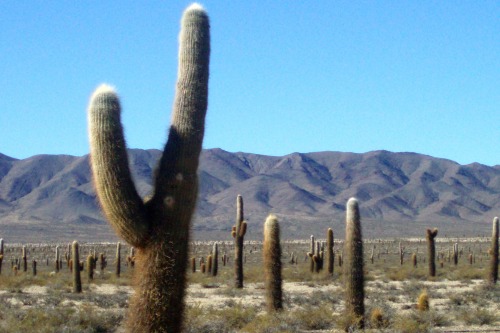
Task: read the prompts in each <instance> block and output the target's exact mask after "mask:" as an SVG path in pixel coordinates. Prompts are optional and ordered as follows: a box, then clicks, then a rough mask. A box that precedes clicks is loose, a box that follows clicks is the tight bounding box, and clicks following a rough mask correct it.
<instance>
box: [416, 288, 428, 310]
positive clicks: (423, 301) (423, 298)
mask: <svg viewBox="0 0 500 333" xmlns="http://www.w3.org/2000/svg"><path fill="white" fill-rule="evenodd" d="M417 310H419V311H429V295H428V294H427V290H425V289H424V290H423V291H422V293H421V294H420V295H419V296H418V300H417Z"/></svg>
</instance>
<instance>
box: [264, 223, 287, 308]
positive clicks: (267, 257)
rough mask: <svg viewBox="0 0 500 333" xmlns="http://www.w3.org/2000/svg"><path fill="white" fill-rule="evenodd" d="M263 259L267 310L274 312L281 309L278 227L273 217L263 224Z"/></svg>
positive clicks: (281, 292) (281, 293)
mask: <svg viewBox="0 0 500 333" xmlns="http://www.w3.org/2000/svg"><path fill="white" fill-rule="evenodd" d="M263 257H264V258H263V259H264V280H265V286H266V303H267V309H268V311H269V312H274V311H278V310H281V309H282V308H283V291H282V279H281V245H280V227H279V223H278V219H277V218H276V216H275V215H269V216H268V218H267V219H266V222H265V223H264V249H263Z"/></svg>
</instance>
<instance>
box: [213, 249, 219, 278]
mask: <svg viewBox="0 0 500 333" xmlns="http://www.w3.org/2000/svg"><path fill="white" fill-rule="evenodd" d="M218 272H219V246H218V245H217V242H215V243H214V246H213V249H212V276H217V273H218Z"/></svg>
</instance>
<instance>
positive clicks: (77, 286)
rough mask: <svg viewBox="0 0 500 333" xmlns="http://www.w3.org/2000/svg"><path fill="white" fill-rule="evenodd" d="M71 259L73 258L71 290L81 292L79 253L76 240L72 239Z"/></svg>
mask: <svg viewBox="0 0 500 333" xmlns="http://www.w3.org/2000/svg"><path fill="white" fill-rule="evenodd" d="M71 252H72V260H73V292H74V293H81V292H82V279H81V277H80V255H79V252H78V242H77V241H74V242H73V245H72V251H71Z"/></svg>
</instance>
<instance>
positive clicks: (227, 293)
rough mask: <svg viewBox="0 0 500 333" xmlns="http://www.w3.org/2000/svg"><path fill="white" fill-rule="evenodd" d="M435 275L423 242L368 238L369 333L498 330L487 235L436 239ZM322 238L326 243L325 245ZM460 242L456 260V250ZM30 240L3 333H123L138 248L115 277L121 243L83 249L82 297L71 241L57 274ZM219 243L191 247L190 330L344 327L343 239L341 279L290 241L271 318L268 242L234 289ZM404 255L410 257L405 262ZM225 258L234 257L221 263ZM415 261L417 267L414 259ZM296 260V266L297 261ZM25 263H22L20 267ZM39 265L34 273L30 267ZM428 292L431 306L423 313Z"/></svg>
mask: <svg viewBox="0 0 500 333" xmlns="http://www.w3.org/2000/svg"><path fill="white" fill-rule="evenodd" d="M436 240H437V244H436V253H437V260H436V266H437V276H436V277H432V278H430V277H428V267H427V261H428V260H427V258H426V256H427V249H426V242H425V239H418V238H412V239H373V240H365V241H364V257H365V262H364V271H365V274H364V276H365V308H366V310H365V326H366V329H365V331H367V332H500V288H499V286H498V284H497V285H491V284H489V283H488V282H487V281H486V280H485V277H486V276H487V270H488V267H489V266H488V264H489V260H490V258H489V257H490V256H489V254H488V248H489V246H490V243H489V239H488V238H487V237H478V238H462V239H456V238H454V239H452V238H439V237H438V238H437V239H436ZM319 241H320V242H322V241H324V239H319ZM455 243H457V244H458V249H459V252H458V262H457V264H456V265H455V263H454V260H453V245H454V244H455ZM24 245H25V246H26V250H27V255H26V256H27V263H28V265H27V266H28V267H27V270H26V271H24V263H23V259H22V246H23V244H9V243H8V242H7V240H6V244H5V252H4V258H3V264H2V270H1V274H0V332H24V333H26V332H124V331H125V329H124V326H125V321H126V317H127V308H128V302H129V298H130V296H131V295H132V294H133V293H134V291H133V288H132V287H131V276H132V274H133V271H134V268H135V267H133V266H131V264H130V263H129V262H128V261H127V257H128V256H130V249H129V247H128V246H126V245H123V246H122V249H121V252H120V262H121V265H120V276H119V277H118V276H117V275H116V261H117V260H116V257H115V253H116V244H114V243H108V244H105V243H99V244H92V243H82V244H80V260H82V261H85V258H86V256H87V255H88V254H89V253H93V252H94V251H95V252H96V253H97V254H100V253H103V254H104V255H105V257H106V258H105V262H106V265H105V267H102V268H101V265H100V261H98V262H97V267H96V270H95V274H94V278H93V279H92V280H89V279H88V277H87V270H88V267H87V266H86V265H85V264H84V267H83V271H82V272H81V279H82V285H83V291H82V292H81V293H74V292H72V273H71V272H70V269H69V268H68V265H67V261H66V258H67V256H66V253H67V252H68V244H59V248H60V255H61V261H62V265H61V266H60V269H59V271H58V272H56V269H55V259H54V258H55V246H56V244H24ZM212 245H213V242H193V243H192V244H191V247H190V248H191V257H194V258H195V262H196V272H194V273H193V272H192V271H191V268H190V270H189V272H188V273H187V274H188V278H189V287H188V291H187V298H186V304H187V314H186V319H185V331H186V332H343V331H345V316H344V315H343V311H344V293H343V282H342V281H343V276H342V268H343V267H342V266H340V262H339V260H338V259H339V258H340V257H341V256H342V248H343V242H342V240H340V241H337V240H336V242H335V246H334V251H335V254H336V259H335V265H334V273H333V275H331V274H328V272H327V271H326V266H325V267H324V269H323V270H321V271H320V272H311V271H310V259H309V257H308V256H307V252H308V251H309V248H310V241H309V240H308V239H304V240H287V241H282V243H281V248H282V260H281V261H282V263H283V279H284V283H283V291H284V309H283V311H280V312H277V313H271V314H268V313H267V311H266V306H265V304H266V299H265V296H264V294H265V290H264V281H263V279H264V277H263V273H262V244H261V243H260V242H256V241H249V242H245V249H244V258H245V264H244V276H245V280H244V288H243V289H236V288H234V287H233V285H234V282H233V281H234V264H233V260H234V259H233V258H234V247H233V243H232V242H230V241H225V242H218V245H219V260H218V274H217V276H213V275H212V274H208V273H202V272H201V271H200V260H201V258H204V259H205V261H206V259H207V257H208V255H209V254H210V251H211V249H212ZM401 252H403V260H402V263H401ZM224 254H225V255H226V257H227V258H228V260H227V262H226V264H225V265H224V263H223V257H224ZM413 254H415V256H416V258H417V263H416V267H415V266H414V262H413V261H412V255H413ZM292 258H293V260H292ZM16 259H17V264H16ZM33 260H36V261H37V274H36V276H34V275H33V270H32V261H33ZM424 292H425V293H427V295H428V298H429V309H428V310H427V311H422V310H419V309H417V300H418V298H419V296H420V295H421V294H422V293H424Z"/></svg>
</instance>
